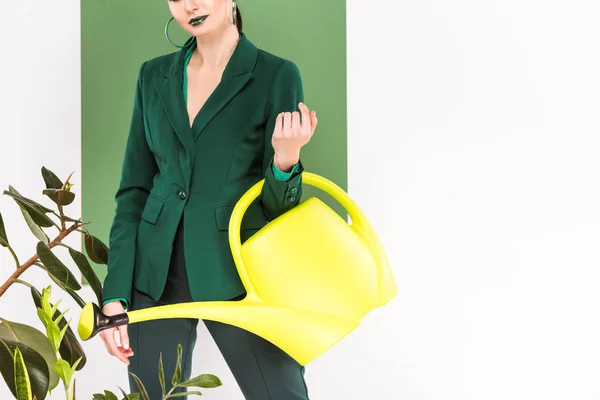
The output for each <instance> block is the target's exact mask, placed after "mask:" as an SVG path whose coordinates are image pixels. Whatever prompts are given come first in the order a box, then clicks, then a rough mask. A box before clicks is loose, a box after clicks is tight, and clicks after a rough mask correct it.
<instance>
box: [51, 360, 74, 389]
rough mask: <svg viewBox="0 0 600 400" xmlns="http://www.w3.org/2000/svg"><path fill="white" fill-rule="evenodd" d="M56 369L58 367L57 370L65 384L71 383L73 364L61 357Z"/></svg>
mask: <svg viewBox="0 0 600 400" xmlns="http://www.w3.org/2000/svg"><path fill="white" fill-rule="evenodd" d="M54 369H56V372H58V376H60V378H61V379H62V380H63V382H64V383H65V386H66V385H69V383H71V366H70V365H69V363H68V362H66V361H65V360H63V359H60V360H58V361H57V362H56V365H55V366H54Z"/></svg>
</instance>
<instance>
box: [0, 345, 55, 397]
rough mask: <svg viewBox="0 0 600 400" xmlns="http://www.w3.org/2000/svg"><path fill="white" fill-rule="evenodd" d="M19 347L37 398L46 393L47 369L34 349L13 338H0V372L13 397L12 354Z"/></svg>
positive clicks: (14, 389)
mask: <svg viewBox="0 0 600 400" xmlns="http://www.w3.org/2000/svg"><path fill="white" fill-rule="evenodd" d="M17 348H18V349H19V350H20V351H21V354H22V356H23V359H24V360H25V365H26V367H27V374H28V375H29V380H30V382H31V390H32V392H33V394H34V395H35V396H36V398H37V399H38V400H44V399H45V398H46V396H47V393H48V381H49V371H48V365H47V364H46V361H45V360H44V358H43V357H42V356H41V355H40V354H39V353H38V352H37V351H35V350H34V349H32V348H31V347H28V346H26V345H24V344H23V343H19V342H16V341H13V340H8V339H6V340H5V339H0V373H2V377H3V378H4V381H5V382H6V384H7V386H8V388H9V389H10V391H11V393H12V395H13V396H14V397H16V396H17V394H16V387H15V371H14V361H13V354H14V351H15V349H17Z"/></svg>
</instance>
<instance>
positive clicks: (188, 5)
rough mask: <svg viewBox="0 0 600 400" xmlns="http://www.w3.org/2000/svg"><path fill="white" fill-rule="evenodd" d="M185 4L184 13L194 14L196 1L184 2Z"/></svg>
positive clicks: (196, 6) (187, 0) (186, 0)
mask: <svg viewBox="0 0 600 400" xmlns="http://www.w3.org/2000/svg"><path fill="white" fill-rule="evenodd" d="M184 2H185V11H187V12H194V11H197V10H198V4H197V2H196V0H184Z"/></svg>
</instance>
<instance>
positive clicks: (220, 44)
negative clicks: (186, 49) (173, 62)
mask: <svg viewBox="0 0 600 400" xmlns="http://www.w3.org/2000/svg"><path fill="white" fill-rule="evenodd" d="M239 39H240V34H239V32H238V30H237V27H236V26H235V25H230V26H228V27H227V28H226V29H223V30H221V31H216V32H214V33H212V34H210V35H202V36H200V37H197V38H196V49H195V50H194V54H193V55H192V58H191V59H190V63H189V66H190V67H191V68H193V69H200V68H202V69H209V70H212V69H222V68H224V67H225V65H226V64H227V62H228V61H229V58H230V57H231V55H232V54H233V51H234V50H235V48H236V46H237V43H238V41H239Z"/></svg>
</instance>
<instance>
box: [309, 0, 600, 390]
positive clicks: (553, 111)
mask: <svg viewBox="0 0 600 400" xmlns="http://www.w3.org/2000/svg"><path fill="white" fill-rule="evenodd" d="M347 4H348V60H349V61H348V74H349V75H348V76H349V83H348V90H349V110H348V113H349V137H348V141H349V192H350V195H351V196H352V197H353V198H354V199H355V200H356V201H357V202H358V204H359V205H360V206H361V207H362V208H363V210H364V211H365V213H366V214H367V215H368V216H369V217H370V218H371V221H372V222H373V224H374V225H375V228H376V229H377V231H378V233H379V235H380V236H381V237H382V240H383V241H384V245H385V247H386V249H387V251H388V254H389V257H390V260H391V262H392V264H393V265H394V270H395V273H396V278H397V280H398V284H399V295H398V297H397V299H396V300H395V301H394V303H393V304H392V305H390V306H389V307H388V308H385V309H381V310H380V311H381V312H380V313H379V314H378V315H377V317H374V318H373V319H372V320H371V321H368V322H367V321H366V325H364V326H363V327H362V329H360V330H359V331H357V332H356V333H355V334H354V335H353V336H352V337H351V338H349V340H348V341H347V342H345V343H344V344H343V345H342V346H340V347H339V348H337V349H336V352H337V353H332V354H330V355H328V358H327V359H324V360H322V361H321V362H319V363H318V364H317V366H316V368H314V369H313V370H312V375H311V376H312V378H313V383H314V384H313V387H314V391H313V393H314V398H315V399H361V400H369V399H382V400H383V399H385V400H388V399H389V400H392V399H394V400H395V399H403V400H433V399H435V400H451V399H456V400H506V399H511V400H532V399H540V400H542V399H543V400H555V399H556V400H559V399H560V400H564V399H578V400H592V399H594V400H597V399H598V398H600V380H599V379H598V377H599V376H600V340H598V338H599V337H600V319H599V313H598V305H599V304H600V290H598V288H599V286H600V252H599V251H598V249H599V248H600V229H599V228H600V183H599V172H600V158H599V157H598V150H599V148H600V135H599V128H600V118H598V113H599V110H600V74H599V73H598V71H600V54H599V53H598V51H597V48H598V44H599V38H600V25H598V23H597V17H598V15H599V14H600V4H599V3H598V2H594V1H590V0H587V1H583V0H575V1H569V2H567V1H555V0H552V1H534V0H518V1H517V0H497V1H490V0H484V1H482V0H456V1H445V0H435V1H434V0H430V1H411V2H409V1H401V2H397V1H385V2H366V1H358V0H348V3H347ZM352 346H355V347H354V348H353V349H352V348H351V347H352Z"/></svg>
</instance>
